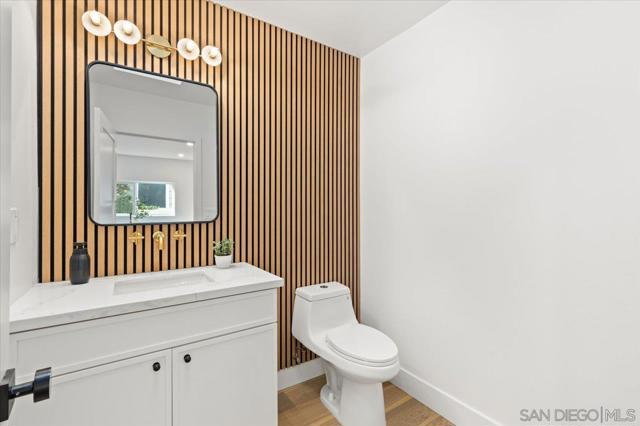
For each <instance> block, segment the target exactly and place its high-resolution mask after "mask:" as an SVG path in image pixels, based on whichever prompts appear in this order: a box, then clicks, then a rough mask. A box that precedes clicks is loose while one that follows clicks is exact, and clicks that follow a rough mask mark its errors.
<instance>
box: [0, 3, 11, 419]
mask: <svg viewBox="0 0 640 426" xmlns="http://www.w3.org/2000/svg"><path fill="white" fill-rule="evenodd" d="M11 8H12V4H11V3H8V2H0V379H2V377H3V376H4V374H5V371H6V369H7V368H9V365H8V360H9V277H10V273H9V266H10V262H9V241H10V236H9V232H10V230H9V227H10V225H9V199H8V198H9V182H10V180H11V162H10V158H11V145H10V137H11V128H10V123H11V111H10V110H11ZM0 409H2V407H0ZM5 424H6V422H2V421H0V425H5Z"/></svg>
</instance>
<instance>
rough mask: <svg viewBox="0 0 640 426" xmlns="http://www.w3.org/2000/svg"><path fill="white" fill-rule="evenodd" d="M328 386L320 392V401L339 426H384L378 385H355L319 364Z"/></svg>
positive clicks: (332, 369)
mask: <svg viewBox="0 0 640 426" xmlns="http://www.w3.org/2000/svg"><path fill="white" fill-rule="evenodd" d="M323 364H325V365H324V367H325V372H326V373H327V382H328V384H326V385H324V386H323V387H322V390H321V391H320V400H321V401H322V403H323V404H324V406H325V407H327V409H328V410H329V411H330V412H331V414H333V416H334V417H335V418H336V419H338V421H339V422H340V424H341V425H342V426H386V424H387V421H386V419H385V414H384V398H383V395H382V383H358V382H354V381H352V380H350V379H348V378H346V377H340V380H339V386H336V382H337V380H336V373H337V372H336V370H335V368H334V367H333V366H331V365H329V364H328V363H326V362H323Z"/></svg>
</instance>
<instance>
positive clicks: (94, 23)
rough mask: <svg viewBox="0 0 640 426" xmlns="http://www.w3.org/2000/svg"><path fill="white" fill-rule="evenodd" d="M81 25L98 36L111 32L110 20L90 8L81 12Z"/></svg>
mask: <svg viewBox="0 0 640 426" xmlns="http://www.w3.org/2000/svg"><path fill="white" fill-rule="evenodd" d="M82 26H84V29H85V30H87V31H89V32H90V33H91V34H93V35H95V36H98V37H104V36H107V35H109V33H111V21H109V18H107V17H106V16H104V15H103V14H102V13H100V12H98V11H97V10H90V11H88V12H85V13H83V14H82Z"/></svg>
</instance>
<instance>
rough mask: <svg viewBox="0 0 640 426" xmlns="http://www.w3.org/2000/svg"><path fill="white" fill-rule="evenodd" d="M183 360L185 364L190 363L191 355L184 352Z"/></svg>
mask: <svg viewBox="0 0 640 426" xmlns="http://www.w3.org/2000/svg"><path fill="white" fill-rule="evenodd" d="M184 362H186V363H187V364H188V363H190V362H191V355H189V354H186V355H185V356H184Z"/></svg>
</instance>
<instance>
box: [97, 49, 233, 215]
mask: <svg viewBox="0 0 640 426" xmlns="http://www.w3.org/2000/svg"><path fill="white" fill-rule="evenodd" d="M85 108H86V111H85V137H86V161H85V163H86V179H87V181H86V192H87V209H88V211H89V215H90V217H91V219H92V220H93V221H94V222H95V223H97V224H99V225H131V224H167V223H194V222H196V223H197V222H210V221H213V220H215V219H216V218H217V217H218V210H219V204H220V203H219V200H220V190H219V189H220V179H219V169H220V162H219V153H220V142H219V137H218V133H219V132H218V127H219V123H218V94H217V93H216V91H215V89H214V88H213V87H211V86H208V85H205V84H202V83H198V82H194V81H188V80H183V79H179V78H175V77H169V76H166V75H163V74H157V73H152V72H148V71H143V70H138V69H134V68H129V67H125V66H122V65H116V64H112V63H108V62H101V61H97V62H93V63H91V64H89V65H88V66H87V72H86V88H85Z"/></svg>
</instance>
